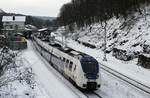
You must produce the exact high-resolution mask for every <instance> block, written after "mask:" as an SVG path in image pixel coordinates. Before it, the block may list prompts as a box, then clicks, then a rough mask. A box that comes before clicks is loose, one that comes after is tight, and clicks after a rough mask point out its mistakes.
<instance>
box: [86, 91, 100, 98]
mask: <svg viewBox="0 0 150 98" xmlns="http://www.w3.org/2000/svg"><path fill="white" fill-rule="evenodd" d="M83 94H84V95H85V96H86V97H87V98H102V97H101V96H100V95H99V94H97V93H96V92H83Z"/></svg>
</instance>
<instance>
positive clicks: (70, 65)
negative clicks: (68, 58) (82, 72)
mask: <svg viewBox="0 0 150 98" xmlns="http://www.w3.org/2000/svg"><path fill="white" fill-rule="evenodd" d="M72 65H73V62H70V64H69V70H70V71H71V69H72Z"/></svg>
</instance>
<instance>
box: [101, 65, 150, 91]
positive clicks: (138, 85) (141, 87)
mask: <svg viewBox="0 0 150 98" xmlns="http://www.w3.org/2000/svg"><path fill="white" fill-rule="evenodd" d="M100 64H101V63H100ZM101 65H102V66H101V69H103V70H105V71H106V72H108V73H110V74H112V75H114V76H115V77H118V78H119V79H121V80H123V81H125V82H127V83H129V84H130V85H132V86H134V87H135V88H137V89H139V90H141V91H143V92H146V93H148V94H150V87H148V86H146V85H144V84H142V83H140V82H138V81H136V80H134V79H131V78H129V77H127V76H125V75H123V74H121V73H119V72H117V71H115V70H113V69H111V68H109V67H107V66H106V65H103V64H101Z"/></svg>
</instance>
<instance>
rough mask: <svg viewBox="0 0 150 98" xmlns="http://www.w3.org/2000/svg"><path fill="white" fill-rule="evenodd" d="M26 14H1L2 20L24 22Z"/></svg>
mask: <svg viewBox="0 0 150 98" xmlns="http://www.w3.org/2000/svg"><path fill="white" fill-rule="evenodd" d="M25 21H26V16H3V18H2V22H25Z"/></svg>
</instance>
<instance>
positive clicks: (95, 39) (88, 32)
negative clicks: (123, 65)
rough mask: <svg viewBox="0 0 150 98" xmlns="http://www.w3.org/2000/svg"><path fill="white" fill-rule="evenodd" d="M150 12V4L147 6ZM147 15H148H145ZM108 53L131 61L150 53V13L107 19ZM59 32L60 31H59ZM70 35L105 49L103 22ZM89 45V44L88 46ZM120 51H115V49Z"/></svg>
mask: <svg viewBox="0 0 150 98" xmlns="http://www.w3.org/2000/svg"><path fill="white" fill-rule="evenodd" d="M145 9H146V13H150V6H147V7H145ZM145 16H146V17H145ZM60 29H62V28H60ZM106 30H107V53H110V54H112V55H113V56H115V57H116V58H118V59H120V60H124V61H129V60H132V59H134V58H138V56H139V55H140V54H148V55H149V54H150V32H149V31H150V15H149V14H146V15H144V12H142V14H140V13H139V12H136V13H134V14H132V15H130V16H128V17H127V19H124V18H122V17H120V18H116V17H113V18H111V19H109V20H108V21H107V28H106ZM57 32H60V30H59V31H57ZM73 32H74V33H73V34H72V33H69V37H72V39H74V40H76V41H78V42H81V43H83V44H88V45H89V46H90V45H94V46H95V47H96V49H100V50H104V33H105V32H104V28H103V27H102V26H101V23H93V24H92V25H90V26H87V27H83V28H80V29H75V31H73ZM88 45H87V46H88ZM116 50H117V52H120V53H115V51H116Z"/></svg>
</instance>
